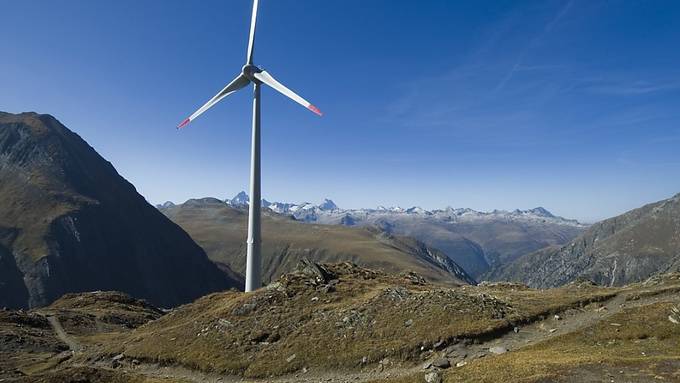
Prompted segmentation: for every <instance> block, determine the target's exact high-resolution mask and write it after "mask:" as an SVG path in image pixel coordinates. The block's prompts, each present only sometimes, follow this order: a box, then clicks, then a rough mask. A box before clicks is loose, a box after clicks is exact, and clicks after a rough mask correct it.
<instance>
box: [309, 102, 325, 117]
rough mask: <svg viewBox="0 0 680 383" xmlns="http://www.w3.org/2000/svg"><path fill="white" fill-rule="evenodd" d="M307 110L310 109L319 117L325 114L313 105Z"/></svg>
mask: <svg viewBox="0 0 680 383" xmlns="http://www.w3.org/2000/svg"><path fill="white" fill-rule="evenodd" d="M307 109H309V110H311V111H312V112H314V113H316V114H318V115H319V116H323V113H321V111H320V110H319V108H317V107H316V106H314V105H311V104H310V105H309V106H308V107H307Z"/></svg>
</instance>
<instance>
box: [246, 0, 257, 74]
mask: <svg viewBox="0 0 680 383" xmlns="http://www.w3.org/2000/svg"><path fill="white" fill-rule="evenodd" d="M258 2H259V0H253V14H252V16H251V17H250V36H249V38H248V56H247V57H246V63H247V64H252V63H253V51H254V50H255V24H257V5H258Z"/></svg>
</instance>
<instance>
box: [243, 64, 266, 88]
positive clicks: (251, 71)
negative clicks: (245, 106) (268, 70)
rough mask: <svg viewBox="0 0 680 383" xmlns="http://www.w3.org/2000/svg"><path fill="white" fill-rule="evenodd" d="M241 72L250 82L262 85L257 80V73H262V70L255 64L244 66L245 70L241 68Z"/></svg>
mask: <svg viewBox="0 0 680 383" xmlns="http://www.w3.org/2000/svg"><path fill="white" fill-rule="evenodd" d="M241 72H242V73H243V75H244V76H246V77H247V78H248V80H250V81H252V82H254V83H258V84H259V83H260V81H259V80H258V79H256V78H255V73H260V72H262V69H260V68H258V67H256V66H255V65H253V64H246V65H244V66H243V68H241Z"/></svg>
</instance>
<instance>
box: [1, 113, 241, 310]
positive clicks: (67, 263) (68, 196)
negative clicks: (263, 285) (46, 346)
mask: <svg viewBox="0 0 680 383" xmlns="http://www.w3.org/2000/svg"><path fill="white" fill-rule="evenodd" d="M0 179H2V182H1V183H0V263H1V264H2V267H1V268H0V291H2V292H4V291H8V292H9V293H7V294H5V293H3V294H0V306H11V307H36V306H44V305H46V304H49V303H50V302H52V301H54V300H55V299H57V298H59V297H60V296H61V295H63V294H64V293H68V292H81V291H91V290H119V291H123V292H126V293H128V294H131V295H133V296H135V297H138V298H144V299H147V300H149V301H150V302H152V303H154V304H156V305H160V306H174V305H178V304H181V303H185V302H189V301H191V300H193V299H195V298H197V297H199V296H201V295H204V294H206V293H209V292H213V291H218V290H223V289H227V288H229V287H236V286H237V281H235V280H234V279H233V278H230V277H228V276H227V275H226V274H225V273H223V272H221V271H220V270H219V269H218V268H217V267H216V266H215V265H214V264H213V263H212V262H210V260H209V259H208V258H207V257H206V255H205V252H204V251H203V250H202V249H201V248H200V247H199V246H198V245H197V244H196V243H195V242H193V240H192V239H191V238H190V237H189V235H188V234H187V233H186V232H184V231H183V230H182V229H181V228H180V227H179V226H177V225H175V224H174V223H172V222H171V221H170V220H168V219H167V218H165V216H163V214H161V213H159V212H158V210H157V209H155V208H154V207H153V206H151V205H149V204H148V203H147V202H146V200H145V199H144V197H142V196H141V195H140V194H139V193H137V191H136V190H135V188H134V186H133V185H132V184H130V183H129V182H127V181H126V180H125V179H124V178H123V177H121V176H120V175H119V174H118V173H117V172H116V170H115V169H114V167H113V166H112V165H111V164H110V163H109V162H107V161H106V160H104V159H103V158H102V157H101V156H99V154H97V152H96V151H95V150H94V149H93V148H91V147H90V146H89V145H88V144H87V143H86V142H85V141H84V140H82V139H81V138H80V137H79V136H78V135H77V134H75V133H73V132H71V131H70V130H68V129H67V128H66V127H64V126H63V125H62V124H61V123H59V121H57V120H56V119H55V118H54V117H52V116H49V115H39V114H35V113H23V114H18V115H13V114H8V113H0Z"/></svg>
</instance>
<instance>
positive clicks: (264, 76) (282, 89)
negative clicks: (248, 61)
mask: <svg viewBox="0 0 680 383" xmlns="http://www.w3.org/2000/svg"><path fill="white" fill-rule="evenodd" d="M253 76H254V77H255V78H256V79H258V80H260V81H262V82H263V83H265V84H267V85H269V86H271V87H272V88H274V89H276V90H277V91H278V92H279V93H281V94H283V95H284V96H287V97H288V98H290V99H291V100H293V101H295V102H297V103H298V104H300V105H302V106H304V107H305V108H307V109H309V110H311V111H312V112H314V113H316V114H318V115H319V116H321V115H323V114H322V113H321V111H320V110H319V109H318V108H317V107H316V106H314V105H312V104H311V103H310V102H309V101H307V100H305V99H304V98H302V97H300V96H298V95H297V94H296V93H295V92H293V91H292V90H290V89H288V88H286V86H285V85H283V84H281V83H280V82H278V81H276V79H275V78H274V77H272V75H270V74H269V73H267V71H262V72H259V73H255V74H253Z"/></svg>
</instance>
